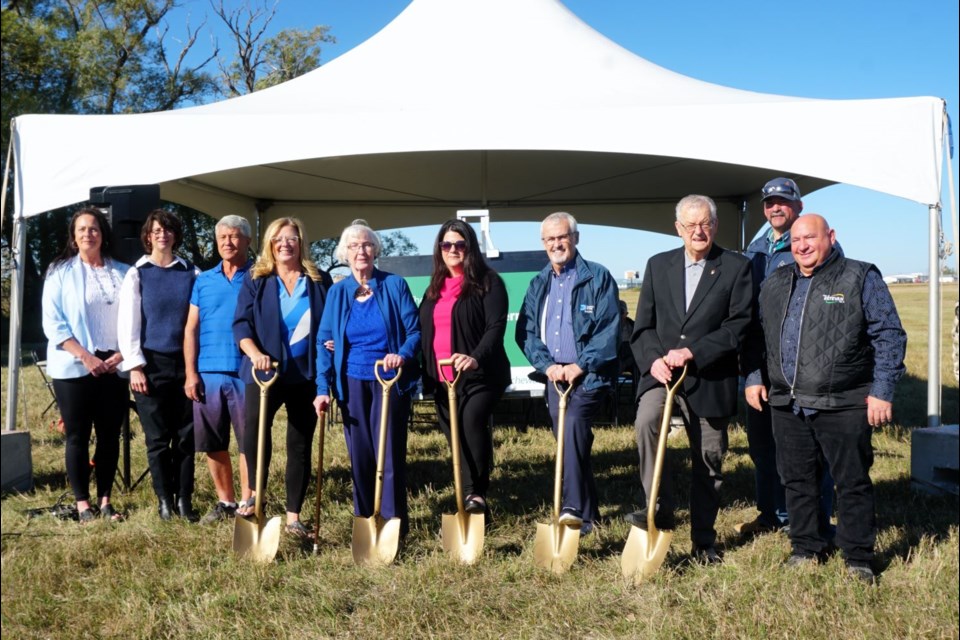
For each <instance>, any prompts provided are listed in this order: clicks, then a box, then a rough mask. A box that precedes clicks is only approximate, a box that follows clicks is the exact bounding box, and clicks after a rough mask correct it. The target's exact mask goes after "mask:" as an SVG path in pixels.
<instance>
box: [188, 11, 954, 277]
mask: <svg viewBox="0 0 960 640" xmlns="http://www.w3.org/2000/svg"><path fill="white" fill-rule="evenodd" d="M448 1H450V2H455V1H457V0H448ZM516 1H517V2H520V1H522V0H516ZM185 4H186V7H185V9H184V10H185V11H189V12H190V13H191V14H192V16H191V23H192V24H194V25H195V24H197V23H198V22H199V20H198V18H199V17H200V16H202V15H204V14H208V13H210V10H209V5H208V4H207V2H201V1H200V0H192V1H190V2H187V3H185ZM231 4H234V3H232V2H227V6H231ZM408 4H409V0H280V1H279V3H278V10H277V15H276V18H275V19H274V21H273V23H272V24H271V29H270V32H271V33H273V32H276V31H278V30H280V29H283V28H288V27H304V28H306V27H311V26H313V25H315V24H325V25H328V26H329V27H330V33H331V34H332V35H333V36H334V37H335V38H336V39H337V43H336V44H334V45H326V46H325V47H324V49H323V56H322V60H323V62H329V61H330V60H332V59H334V58H336V57H337V56H339V55H341V54H343V53H344V52H346V51H349V50H350V49H352V48H353V47H355V46H357V45H359V44H361V43H362V42H363V41H364V40H366V39H367V38H369V37H370V36H372V35H373V34H375V33H376V32H377V31H379V30H380V29H382V28H383V27H384V26H386V25H387V24H388V23H389V22H390V21H391V20H392V19H393V18H394V17H396V16H397V15H398V14H399V13H400V12H401V11H402V10H403V9H404V8H405V7H406V6H407V5H408ZM564 4H566V6H567V7H569V8H570V10H571V11H573V12H574V13H575V14H577V15H578V16H579V17H580V18H581V19H582V20H583V21H584V22H586V23H587V24H589V25H590V26H591V27H593V28H594V29H596V30H598V31H600V32H601V33H603V34H604V35H605V36H607V37H608V38H610V39H611V40H614V41H615V42H617V43H618V44H620V45H621V46H623V47H625V48H626V49H629V50H630V51H632V52H634V53H636V54H637V55H640V56H642V57H644V58H646V59H648V60H650V61H652V62H655V63H657V64H659V65H661V66H663V67H666V68H668V69H671V70H673V71H677V72H679V73H683V74H685V75H688V76H691V77H694V78H697V79H700V80H705V81H708V82H714V83H717V84H722V85H727V86H730V87H735V88H738V89H747V90H751V91H760V92H766V93H777V94H784V95H792V96H802V97H810V98H830V99H856V98H892V97H902V96H927V95H929V96H937V97H940V98H944V99H946V101H947V107H948V112H949V114H950V117H951V120H952V122H953V129H954V134H955V135H956V133H957V122H958V117H957V113H958V112H957V104H958V78H960V69H958V55H960V54H958V39H960V37H958V23H960V18H958V3H957V2H956V0H927V1H926V2H904V1H902V0H900V1H895V0H873V1H871V2H867V1H865V0H842V1H837V0H832V1H827V0H808V1H807V2H802V3H799V2H791V3H781V2H776V1H773V0H729V1H727V2H715V1H714V2H708V1H705V0H674V1H673V2H651V1H645V0H604V1H598V0H566V1H565V2H564ZM176 20H177V18H176V17H173V18H171V23H173V22H176ZM214 24H215V23H214V20H213V19H212V18H211V19H208V25H214ZM171 26H173V25H171ZM784 132H785V136H784V137H785V138H787V139H788V138H789V123H788V122H785V123H784ZM878 133H882V132H878ZM771 152H772V153H789V142H785V143H783V144H781V145H779V146H772V147H771ZM953 165H954V176H955V177H956V176H957V160H956V159H954V160H953ZM771 177H773V176H771ZM943 182H944V185H945V187H944V195H943V202H944V203H945V211H944V212H943V223H944V226H945V228H946V234H947V239H948V240H949V239H950V235H951V232H950V228H951V221H950V212H949V195H948V193H947V191H946V185H947V184H948V181H947V177H946V174H944V181H943ZM804 205H805V210H806V211H807V212H818V213H822V214H823V215H825V216H826V217H827V219H828V220H829V221H830V223H831V225H832V226H833V227H834V228H835V229H836V231H837V237H838V239H839V240H840V241H841V242H842V243H843V246H844V251H845V252H846V253H847V254H848V255H849V256H851V257H855V258H859V259H864V260H869V261H871V262H874V263H876V264H877V265H878V266H879V267H880V269H881V271H883V273H884V274H894V273H912V272H926V271H927V263H928V257H927V237H928V226H927V216H928V213H927V209H926V207H925V206H923V205H920V204H917V203H914V202H910V201H906V200H902V199H900V198H895V197H892V196H886V195H882V194H879V193H876V192H873V191H868V190H865V189H860V188H856V187H848V186H845V185H836V186H833V187H828V188H826V189H822V190H820V191H817V192H815V193H812V194H809V195H805V197H804ZM721 224H723V221H721ZM404 231H405V233H407V235H409V236H410V237H411V238H412V239H413V240H414V241H415V242H417V244H418V245H419V246H420V247H421V249H422V250H424V251H426V250H427V249H428V247H429V246H430V244H431V243H432V242H433V240H434V236H435V233H436V228H435V227H429V228H413V229H405V230H404ZM538 235H539V230H538V228H537V225H536V224H534V223H500V224H499V225H498V224H497V223H496V218H495V213H494V224H493V237H494V242H495V243H496V244H497V246H498V248H499V249H501V250H507V251H514V250H528V249H535V248H539V246H540V245H539V242H538ZM679 242H680V240H679V238H677V237H675V236H674V237H669V236H664V235H660V234H653V233H647V232H641V231H632V230H623V229H611V228H604V227H594V226H591V225H584V228H583V229H582V232H581V244H580V249H581V251H582V252H583V254H584V255H585V256H586V257H588V258H590V259H594V260H599V261H601V262H603V263H604V264H605V265H606V266H607V267H608V268H609V269H610V271H611V272H612V273H613V274H614V275H615V276H616V277H622V276H623V272H624V271H626V270H629V269H639V270H642V269H643V267H644V265H645V263H646V259H647V258H648V257H649V256H650V255H653V254H654V253H657V252H659V251H665V250H667V249H671V248H674V247H676V246H678V245H679ZM624 247H630V250H629V251H625V250H624V249H623V248H624ZM950 260H951V262H950V264H951V266H956V259H955V258H951V259H950Z"/></svg>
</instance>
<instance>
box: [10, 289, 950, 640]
mask: <svg viewBox="0 0 960 640" xmlns="http://www.w3.org/2000/svg"><path fill="white" fill-rule="evenodd" d="M895 295H896V296H897V297H898V301H899V298H900V292H899V291H895ZM901 310H903V305H902V304H901ZM904 316H905V318H904V320H905V322H907V323H908V325H909V326H908V331H909V332H910V336H911V346H913V345H914V344H916V343H917V342H919V340H920V339H919V338H916V337H915V336H916V334H917V332H922V331H923V329H924V328H923V327H922V326H920V327H918V326H916V323H915V322H914V323H913V324H910V322H911V321H909V320H908V317H907V314H904ZM911 373H917V374H918V375H920V376H922V375H923V372H922V371H921V372H915V369H914V368H911ZM24 379H25V382H26V384H27V397H28V404H29V405H30V406H31V407H32V408H31V410H30V415H31V416H37V415H38V414H39V411H40V410H42V408H43V405H44V404H45V401H44V396H45V394H46V391H45V390H44V389H42V388H41V387H40V386H39V385H38V384H37V382H38V377H37V376H35V375H33V374H32V372H31V371H29V370H27V371H26V372H25V375H24ZM954 393H955V387H954ZM424 417H425V418H429V416H424ZM34 419H35V418H34ZM135 430H136V433H137V438H136V439H135V440H134V443H133V468H134V472H135V473H136V472H139V471H141V470H142V469H143V468H144V466H145V460H144V454H143V445H142V444H141V443H142V440H141V438H142V436H141V435H140V434H139V430H138V429H136V428H135ZM282 432H283V421H282V419H278V420H277V422H276V426H275V427H274V438H276V442H282V436H283V433H282ZM31 435H32V440H33V461H34V470H35V478H36V484H37V487H36V490H35V491H34V492H33V493H31V494H26V495H8V496H5V497H4V499H3V502H2V578H0V579H2V632H3V637H4V638H5V639H7V638H65V639H66V638H69V639H73V638H83V637H90V638H114V637H122V638H278V637H284V638H286V637H304V638H322V637H347V638H353V637H355V638H423V637H439V638H454V637H456V638H461V637H470V638H473V637H479V638H507V637H509V638H558V637H559V638H574V637H577V638H580V637H585V638H636V637H649V638H698V639H699V638H705V637H707V638H813V637H836V638H956V637H957V636H958V625H960V615H958V595H957V594H958V589H960V584H958V569H960V558H958V547H960V539H958V537H960V536H958V521H960V508H958V503H957V499H956V498H955V497H951V498H943V497H939V498H938V497H931V496H925V495H920V494H915V493H913V492H912V491H911V490H910V488H909V459H910V445H909V431H908V430H905V429H903V428H901V427H899V426H895V427H891V428H889V429H885V430H883V431H881V432H878V433H877V434H876V436H875V438H874V445H875V448H876V452H877V453H876V464H875V467H874V469H873V474H872V475H873V478H874V481H875V483H876V490H877V495H878V526H879V536H878V544H877V547H878V564H879V565H880V568H881V569H882V571H883V573H882V575H881V579H880V582H879V585H878V586H877V587H875V588H871V587H867V586H865V585H863V584H860V583H859V582H856V581H852V580H850V579H848V578H847V576H846V575H845V572H844V570H843V566H842V562H841V561H840V560H839V559H837V558H835V559H833V560H831V561H830V562H829V563H828V564H827V565H825V566H821V567H816V568H801V569H795V570H794V569H786V568H785V567H784V566H783V564H782V563H783V561H784V559H785V558H786V556H787V555H788V554H789V544H788V542H787V540H786V539H785V537H783V536H781V535H768V536H763V537H761V538H758V539H755V540H753V541H748V542H746V543H743V542H741V541H740V540H738V539H737V538H736V537H735V536H734V535H733V533H732V526H733V524H735V523H736V522H740V521H743V520H744V519H747V518H750V517H752V515H753V513H754V512H753V508H752V506H751V500H752V493H753V490H752V482H753V479H752V478H753V467H752V464H751V463H750V460H749V457H748V455H747V445H746V438H745V436H744V434H743V432H742V430H741V429H739V428H736V427H735V428H733V429H732V430H731V446H730V453H729V456H728V459H727V462H726V478H725V484H724V489H723V495H724V506H723V509H722V511H721V514H720V518H719V522H718V530H719V531H720V534H721V540H720V542H721V544H722V546H723V547H724V548H725V552H726V562H725V564H724V565H722V566H720V567H710V568H704V567H699V566H695V565H691V564H690V563H689V562H688V556H687V551H688V548H689V534H690V531H689V527H688V526H687V525H686V524H685V523H686V522H687V521H688V518H687V514H686V513H680V514H679V517H680V521H681V523H683V526H682V527H681V528H680V529H679V530H678V531H677V532H676V534H675V536H674V539H673V546H672V551H671V554H670V555H669V556H668V558H667V561H666V564H665V566H664V567H663V569H662V570H661V571H660V572H659V573H658V575H657V576H656V577H655V579H654V580H652V581H650V582H649V583H646V584H643V585H641V586H639V587H633V586H630V585H629V584H627V583H625V582H624V580H623V579H622V578H621V577H620V572H619V553H620V551H621V549H622V546H623V541H624V540H625V538H626V534H627V526H626V525H625V524H624V523H622V522H621V521H620V516H621V515H622V514H623V513H624V512H626V511H627V510H631V509H633V508H634V507H635V499H636V498H635V496H636V494H637V491H638V480H637V477H636V448H635V444H634V441H633V434H632V429H631V428H630V427H611V426H604V427H598V428H597V429H596V443H595V448H594V452H595V453H594V465H595V469H596V471H597V476H598V484H599V487H600V492H601V505H602V512H603V515H604V516H605V517H607V518H608V522H607V523H606V524H605V526H604V527H603V528H602V529H601V531H600V533H599V534H598V535H592V536H590V537H588V538H586V539H584V540H583V541H582V542H581V547H580V555H579V559H578V561H577V564H576V565H575V566H574V568H573V569H572V571H571V572H570V573H568V574H566V575H564V576H561V577H555V576H553V575H550V574H547V573H544V572H543V571H541V570H539V569H537V568H536V567H535V566H534V564H533V557H532V547H533V544H532V540H533V533H534V529H535V523H536V522H544V521H546V518H547V513H548V507H547V504H548V502H549V500H550V495H551V494H550V490H551V487H550V485H551V481H552V464H551V461H552V456H553V451H554V443H553V440H552V437H551V436H550V434H549V431H548V430H547V429H546V428H543V427H531V428H530V429H527V430H524V429H520V428H517V427H512V426H498V427H497V429H496V439H495V441H496V461H497V470H496V473H495V476H494V488H493V491H492V496H491V497H492V500H493V502H494V504H495V513H494V516H495V518H496V520H495V523H494V526H493V527H492V528H491V529H490V530H489V531H488V533H487V539H486V546H485V552H484V556H483V558H482V560H481V562H480V563H479V564H478V565H476V566H473V567H459V566H456V565H454V564H452V563H451V562H450V561H449V560H448V559H447V558H446V557H445V556H444V554H443V552H442V550H441V547H440V541H439V537H438V530H439V522H440V518H439V516H440V514H441V513H450V512H452V511H453V510H454V508H455V507H454V503H453V499H452V494H451V489H450V484H451V483H450V471H449V468H448V467H449V464H448V463H447V456H446V454H445V449H446V447H445V443H444V441H443V439H442V437H441V436H439V435H438V433H437V432H436V430H435V429H434V428H433V427H432V425H430V424H418V425H417V426H416V427H415V428H414V429H413V431H412V432H411V436H410V446H409V464H410V490H411V495H410V499H411V508H412V512H411V516H412V531H411V535H410V537H409V539H408V544H407V545H406V547H405V548H404V550H403V551H402V553H401V557H400V559H399V561H398V563H397V564H396V565H395V566H392V567H389V568H385V569H379V570H372V569H360V568H357V567H355V566H354V565H353V563H352V559H351V554H350V531H351V516H350V481H349V473H348V463H347V457H346V451H345V447H344V444H343V437H342V434H341V433H340V432H339V430H338V429H337V428H336V427H334V428H331V429H330V430H329V431H328V433H327V447H326V448H327V452H326V472H325V477H324V487H323V489H324V492H323V495H324V503H323V505H322V506H323V518H322V526H321V528H320V543H321V550H320V554H319V555H317V556H313V555H312V554H311V553H310V548H309V547H307V546H301V545H299V544H298V543H297V542H295V541H293V540H291V539H289V538H285V539H284V540H283V542H282V544H281V549H280V553H279V555H278V558H277V562H276V563H274V564H272V565H270V566H265V567H262V566H255V565H252V564H247V563H243V562H238V561H237V560H235V559H234V558H233V556H232V553H231V551H230V545H231V535H232V526H231V525H230V524H229V523H224V524H223V525H220V526H215V527H211V528H202V527H199V526H196V525H187V524H184V523H182V522H173V523H161V522H159V520H158V519H157V517H156V513H155V502H154V499H153V497H152V495H151V491H150V489H149V487H148V486H145V485H141V486H140V487H138V488H137V489H136V490H135V491H133V492H130V493H125V494H120V493H118V494H117V495H116V496H115V501H116V502H118V503H119V504H120V505H121V506H122V507H123V508H124V509H125V510H126V511H127V512H128V514H129V516H130V517H129V519H128V520H127V521H126V522H124V523H122V524H119V525H110V524H107V523H96V524H94V525H88V526H85V527H80V526H79V525H77V524H76V523H74V522H62V521H59V520H57V519H55V518H53V517H52V516H49V515H44V516H40V517H36V518H29V517H28V516H27V515H26V514H25V511H26V510H27V509H30V508H36V507H42V506H47V505H51V504H53V503H54V502H55V501H56V500H57V498H58V497H59V496H60V495H61V494H62V493H63V492H64V491H66V489H67V487H66V481H65V478H64V474H63V444H62V439H61V438H60V437H59V436H58V435H56V434H53V433H51V432H50V431H48V430H46V429H45V428H41V427H36V428H34V429H33V431H32V433H31ZM685 446H686V443H685V441H684V439H683V438H682V437H681V438H679V439H677V440H676V441H672V442H671V449H670V456H671V457H672V459H673V462H674V468H675V470H676V472H677V477H678V478H680V479H681V482H679V483H678V484H679V486H678V490H679V491H680V492H682V493H684V495H681V496H680V501H681V503H682V502H683V501H684V498H685V492H686V491H687V484H686V483H685V482H683V481H682V480H684V479H685V478H686V475H687V474H686V473H684V472H685V471H689V465H688V463H687V462H686V460H685V453H686V451H685ZM281 449H282V447H281ZM277 458H278V460H276V461H275V462H274V465H273V467H272V469H271V474H270V478H269V487H270V495H269V500H268V504H267V513H268V515H280V514H281V513H282V511H283V506H282V502H281V499H282V496H281V495H280V494H281V493H282V488H281V487H282V484H283V479H282V466H281V465H282V451H277ZM197 478H198V485H197V497H196V498H197V502H198V504H199V505H201V506H203V507H208V506H210V505H211V504H212V501H213V499H214V497H213V491H212V486H211V483H210V480H209V478H208V477H207V476H206V474H205V473H204V472H203V467H202V464H198V472H197ZM311 496H312V494H311ZM312 507H313V499H312V497H310V498H308V500H307V505H306V508H307V510H311V511H310V512H311V513H312Z"/></svg>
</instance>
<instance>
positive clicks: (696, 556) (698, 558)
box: [690, 547, 723, 565]
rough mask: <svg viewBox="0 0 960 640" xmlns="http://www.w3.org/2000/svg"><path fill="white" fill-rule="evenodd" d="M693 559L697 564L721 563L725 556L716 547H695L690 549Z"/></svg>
mask: <svg viewBox="0 0 960 640" xmlns="http://www.w3.org/2000/svg"><path fill="white" fill-rule="evenodd" d="M690 555H692V556H693V561H694V562H696V563H697V564H704V565H707V564H720V563H721V562H723V557H722V556H721V555H720V554H719V553H718V552H717V548H716V547H694V548H693V549H692V550H691V551H690Z"/></svg>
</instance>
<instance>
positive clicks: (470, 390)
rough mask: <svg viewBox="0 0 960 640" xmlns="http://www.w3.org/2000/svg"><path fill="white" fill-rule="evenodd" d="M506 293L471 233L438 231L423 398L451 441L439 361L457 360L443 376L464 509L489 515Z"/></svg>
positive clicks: (505, 371) (503, 380) (423, 315)
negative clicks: (454, 423) (452, 395)
mask: <svg viewBox="0 0 960 640" xmlns="http://www.w3.org/2000/svg"><path fill="white" fill-rule="evenodd" d="M506 325H507V290H506V287H504V284H503V280H502V279H501V278H500V276H499V275H497V272H496V271H494V270H493V269H491V268H490V267H489V266H488V265H487V263H486V262H485V261H484V258H483V254H481V253H480V247H479V244H478V242H477V236H476V234H475V233H474V231H473V228H472V227H471V226H470V225H469V224H467V223H465V222H462V221H460V220H448V221H447V222H445V223H444V224H443V226H442V227H440V233H438V234H437V242H436V244H435V245H434V247H433V274H432V276H431V278H430V285H429V286H428V287H427V291H426V293H425V294H424V296H423V302H422V303H421V305H420V326H421V331H422V337H423V343H422V345H423V359H424V367H423V391H424V393H433V394H434V399H435V402H436V405H437V417H438V419H439V423H440V429H441V430H442V431H443V433H444V435H446V436H447V441H448V442H449V441H450V407H449V404H448V399H447V390H446V386H444V384H443V381H442V380H441V379H440V377H439V375H440V373H439V371H438V365H437V361H438V360H444V359H448V358H451V359H453V367H448V370H447V371H445V372H444V373H445V374H446V376H447V378H448V379H452V377H453V376H454V375H456V372H457V371H459V372H461V376H460V382H459V383H458V384H457V412H458V413H459V416H458V422H459V425H460V431H461V434H460V447H461V454H460V473H461V478H460V481H461V486H462V487H463V491H464V494H465V495H464V496H463V497H464V508H465V509H466V510H467V511H468V512H469V513H487V514H489V507H488V505H487V490H488V488H489V485H490V471H491V466H492V460H493V437H492V433H491V430H490V415H491V414H492V413H493V408H494V407H495V406H496V404H497V401H498V400H499V399H500V396H502V395H503V390H504V389H506V387H507V385H508V384H510V362H509V361H508V360H507V353H506V351H505V350H504V347H503V335H504V331H505V329H506Z"/></svg>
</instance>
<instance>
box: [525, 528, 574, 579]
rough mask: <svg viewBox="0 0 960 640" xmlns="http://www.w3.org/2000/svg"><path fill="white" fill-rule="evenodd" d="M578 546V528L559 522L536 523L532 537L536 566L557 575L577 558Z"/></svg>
mask: <svg viewBox="0 0 960 640" xmlns="http://www.w3.org/2000/svg"><path fill="white" fill-rule="evenodd" d="M579 547H580V528H579V527H566V526H563V525H561V524H557V523H553V524H542V523H537V536H536V537H535V538H534V539H533V561H534V562H535V563H536V564H537V566H538V567H543V568H544V569H549V570H550V571H552V572H553V573H555V574H557V575H559V574H561V573H566V572H567V570H568V569H570V566H571V565H572V564H573V563H574V561H575V560H576V559H577V550H578V549H579Z"/></svg>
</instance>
